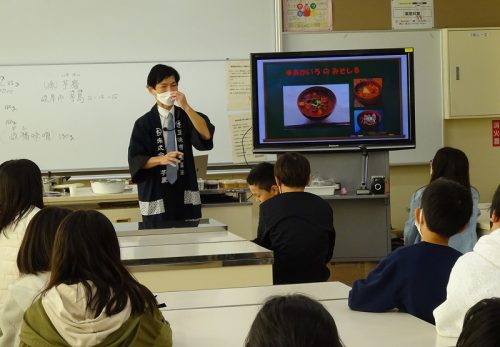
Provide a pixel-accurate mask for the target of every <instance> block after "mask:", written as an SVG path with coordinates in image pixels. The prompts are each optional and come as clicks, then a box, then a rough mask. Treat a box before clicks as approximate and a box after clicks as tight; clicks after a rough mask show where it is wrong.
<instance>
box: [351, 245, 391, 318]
mask: <svg viewBox="0 0 500 347" xmlns="http://www.w3.org/2000/svg"><path fill="white" fill-rule="evenodd" d="M393 254H394V253H391V254H389V255H388V256H387V257H385V258H384V259H383V260H382V261H381V262H380V264H379V265H378V266H377V267H376V268H375V269H374V270H373V271H372V272H370V274H369V275H368V277H367V278H366V279H364V280H357V281H355V282H354V284H353V286H352V289H351V291H350V292H349V300H348V303H349V307H350V308H351V310H355V311H364V312H385V311H389V310H391V309H393V308H396V306H397V305H396V302H397V295H398V293H399V292H400V285H399V283H400V282H399V281H398V279H399V276H398V265H397V259H395V257H394V256H393Z"/></svg>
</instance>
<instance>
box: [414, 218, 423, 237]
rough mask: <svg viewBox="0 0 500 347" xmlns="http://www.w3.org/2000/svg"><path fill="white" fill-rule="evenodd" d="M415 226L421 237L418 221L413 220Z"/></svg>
mask: <svg viewBox="0 0 500 347" xmlns="http://www.w3.org/2000/svg"><path fill="white" fill-rule="evenodd" d="M415 227H416V228H417V231H418V233H419V234H420V237H422V232H421V231H420V223H418V222H417V221H415Z"/></svg>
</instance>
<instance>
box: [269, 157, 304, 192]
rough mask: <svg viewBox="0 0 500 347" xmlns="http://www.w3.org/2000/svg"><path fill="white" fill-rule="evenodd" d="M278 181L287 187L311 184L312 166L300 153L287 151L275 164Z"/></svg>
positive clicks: (275, 174)
mask: <svg viewBox="0 0 500 347" xmlns="http://www.w3.org/2000/svg"><path fill="white" fill-rule="evenodd" d="M274 176H276V183H277V184H278V186H279V185H281V184H283V185H285V186H287V187H302V188H303V187H305V186H307V185H308V184H309V179H310V176H311V166H310V164H309V160H307V158H306V157H304V156H303V155H302V154H299V153H285V154H283V155H280V156H279V157H278V160H276V165H275V166H274Z"/></svg>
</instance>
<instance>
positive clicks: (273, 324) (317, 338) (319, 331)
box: [246, 294, 342, 347]
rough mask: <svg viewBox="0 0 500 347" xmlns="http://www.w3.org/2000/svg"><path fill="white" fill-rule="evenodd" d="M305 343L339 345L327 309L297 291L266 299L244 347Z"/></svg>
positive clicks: (300, 345) (310, 346)
mask: <svg viewBox="0 0 500 347" xmlns="http://www.w3.org/2000/svg"><path fill="white" fill-rule="evenodd" d="M306 346H307V347H323V346H329V347H340V346H342V343H341V342H340V338H339V334H338V331H337V326H336V325H335V321H334V320H333V317H332V316H331V315H330V313H329V312H328V311H327V310H326V309H325V307H324V306H323V305H321V304H320V303H319V302H317V301H316V300H313V299H311V298H309V297H307V296H304V295H300V294H294V295H285V296H277V297H272V298H270V299H268V300H267V301H266V303H265V304H264V306H263V307H262V308H261V309H260V311H259V313H257V316H256V317H255V320H254V321H253V323H252V326H251V328H250V331H249V333H248V336H247V340H246V347H306Z"/></svg>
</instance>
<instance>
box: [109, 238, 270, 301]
mask: <svg viewBox="0 0 500 347" xmlns="http://www.w3.org/2000/svg"><path fill="white" fill-rule="evenodd" d="M180 229H181V228H176V229H171V230H167V229H165V230H164V232H163V233H160V231H161V230H156V229H155V230H151V232H152V233H153V234H147V233H148V232H149V231H150V230H141V232H143V233H144V234H143V235H137V234H133V235H132V234H127V235H126V236H120V235H121V234H123V232H119V231H117V234H118V240H119V242H120V253H121V259H122V261H123V263H124V264H125V266H127V268H128V269H129V270H130V272H132V274H133V275H134V276H135V277H136V278H137V280H138V281H139V282H141V283H142V284H144V285H145V286H147V287H148V288H149V289H150V290H151V291H153V292H165V291H175V290H196V289H210V288H232V287H248V286H259V285H269V284H272V283H273V279H272V277H273V276H272V263H273V253H272V252H271V251H269V250H267V249H265V248H263V247H260V246H259V245H257V244H255V243H253V242H250V241H247V240H244V239H243V238H241V237H239V236H237V235H234V234H232V233H230V232H228V231H217V230H213V231H207V232H198V233H196V232H188V233H179V231H180ZM193 229H196V228H193ZM198 229H199V230H204V229H202V228H198Z"/></svg>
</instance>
